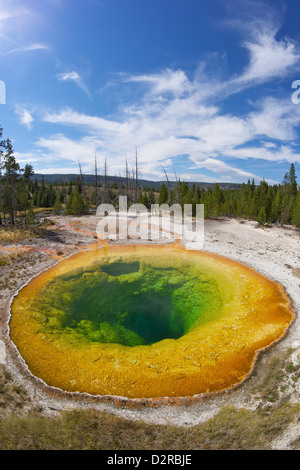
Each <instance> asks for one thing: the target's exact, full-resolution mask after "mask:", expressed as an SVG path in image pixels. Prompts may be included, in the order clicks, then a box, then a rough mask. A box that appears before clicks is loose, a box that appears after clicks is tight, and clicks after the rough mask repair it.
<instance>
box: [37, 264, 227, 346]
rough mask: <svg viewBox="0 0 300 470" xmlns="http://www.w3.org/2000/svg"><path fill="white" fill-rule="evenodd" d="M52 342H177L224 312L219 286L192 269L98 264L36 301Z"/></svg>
mask: <svg viewBox="0 0 300 470" xmlns="http://www.w3.org/2000/svg"><path fill="white" fill-rule="evenodd" d="M35 303H36V305H37V304H38V309H36V311H38V314H36V315H37V316H36V320H38V322H39V323H40V324H41V325H42V329H44V331H45V332H47V334H48V335H50V336H52V337H57V336H60V337H61V338H65V339H67V340H71V341H75V342H80V341H85V342H86V341H88V342H99V343H118V344H122V345H124V346H130V347H135V346H139V345H151V344H153V343H156V342H158V341H161V340H163V339H167V338H172V339H177V338H180V337H181V336H183V335H185V334H186V333H187V332H189V331H190V330H191V329H193V328H194V327H196V326H199V325H200V324H202V323H206V322H208V321H211V320H213V319H214V318H216V317H217V316H218V314H219V312H220V311H221V305H222V302H221V298H220V295H219V291H218V286H217V283H216V282H214V280H213V279H211V278H210V276H209V274H207V275H206V274H205V273H203V272H201V271H199V269H198V270H197V269H196V268H195V267H192V266H191V265H187V266H184V265H183V266H180V269H179V268H178V267H176V266H175V267H170V266H168V267H164V266H159V265H157V266H155V265H153V264H147V263H144V262H143V263H141V262H139V261H136V260H133V261H129V262H125V261H122V260H121V261H115V262H112V263H99V262H96V263H93V264H92V265H91V266H89V267H88V268H85V269H77V270H74V271H71V272H68V273H67V274H64V275H60V276H57V277H56V278H55V279H54V280H52V281H51V282H49V283H48V284H47V286H46V288H44V289H43V290H42V291H41V292H39V294H38V296H37V298H36V299H35Z"/></svg>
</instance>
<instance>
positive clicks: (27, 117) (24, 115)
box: [15, 106, 34, 129]
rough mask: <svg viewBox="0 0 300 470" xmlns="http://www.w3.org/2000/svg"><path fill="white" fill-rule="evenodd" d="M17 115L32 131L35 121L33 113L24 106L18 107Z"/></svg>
mask: <svg viewBox="0 0 300 470" xmlns="http://www.w3.org/2000/svg"><path fill="white" fill-rule="evenodd" d="M15 113H16V114H17V115H18V116H19V118H20V122H21V123H22V124H24V125H25V126H26V127H27V128H28V129H31V127H32V123H33V121H34V119H33V116H32V114H33V112H32V111H29V110H28V109H27V108H25V107H23V106H17V107H16V109H15Z"/></svg>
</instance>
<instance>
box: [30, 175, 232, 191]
mask: <svg viewBox="0 0 300 470" xmlns="http://www.w3.org/2000/svg"><path fill="white" fill-rule="evenodd" d="M78 176H79V175H78V174H72V173H70V174H67V175H66V174H49V175H42V174H39V173H37V174H34V175H33V176H32V178H31V179H32V180H35V179H36V180H37V181H38V182H40V181H42V178H44V181H45V183H49V184H50V183H52V184H55V183H56V184H59V183H60V182H61V181H63V182H64V183H68V182H69V181H75V180H76V178H78ZM98 180H99V182H101V175H99V176H98ZM83 181H84V183H86V184H88V183H91V184H93V183H94V182H95V175H83ZM107 181H108V182H109V183H110V184H112V183H113V182H114V181H116V182H118V183H121V184H122V183H123V184H126V178H124V177H122V176H107ZM163 183H165V184H167V182H166V181H151V180H144V179H140V180H139V186H140V187H142V188H147V187H149V188H152V189H154V190H159V189H160V187H161V185H162V184H163ZM169 184H170V186H171V187H174V186H175V185H176V182H175V181H169ZM187 184H188V185H189V186H192V185H193V184H196V185H198V186H199V187H200V188H204V189H207V188H213V187H214V184H215V183H207V182H205V181H203V182H187ZM218 185H219V186H220V188H221V189H239V188H240V187H241V184H239V183H219V182H218Z"/></svg>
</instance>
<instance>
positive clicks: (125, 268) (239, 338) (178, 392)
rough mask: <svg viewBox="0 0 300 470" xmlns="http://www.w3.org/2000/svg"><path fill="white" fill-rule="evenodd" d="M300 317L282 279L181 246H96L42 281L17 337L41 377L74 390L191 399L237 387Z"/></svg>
mask: <svg viewBox="0 0 300 470" xmlns="http://www.w3.org/2000/svg"><path fill="white" fill-rule="evenodd" d="M293 319H294V313H293V310H292V308H291V306H290V301H289V299H288V297H287V295H286V294H285V292H284V290H283V288H282V286H281V285H280V284H278V283H276V282H273V281H271V280H269V279H267V278H266V277H264V276H262V275H261V274H259V273H258V272H256V271H254V270H253V269H251V268H249V267H247V266H244V265H242V264H239V263H237V262H234V261H232V260H230V259H227V258H224V257H222V256H219V255H216V254H212V253H207V252H202V251H187V250H185V248H184V247H182V246H181V245H179V244H174V245H160V246H159V245H126V246H125V245H117V246H106V247H100V248H97V249H93V250H89V251H85V252H82V253H79V254H76V255H73V256H71V257H70V258H68V259H65V260H63V261H62V262H60V263H58V264H57V265H56V266H54V267H52V268H50V269H49V270H48V271H45V272H43V273H42V274H40V275H39V276H37V277H36V278H34V279H33V280H32V281H31V282H30V283H29V284H28V285H26V286H25V287H24V288H23V289H22V290H21V291H20V292H19V294H18V295H17V296H16V297H15V298H14V300H13V302H12V305H11V319H10V334H11V339H12V341H13V342H14V344H15V345H16V347H17V348H18V350H19V352H20V354H21V356H22V357H23V359H24V360H25V362H26V364H27V365H28V368H29V370H30V371H31V373H32V374H33V375H34V376H36V377H39V378H40V379H42V380H43V381H44V382H45V383H46V384H47V385H49V386H53V387H57V388H59V389H61V390H64V391H69V392H85V393H88V394H91V395H114V396H122V397H127V398H158V397H188V396H194V395H198V394H203V393H211V392H216V391H220V390H224V389H227V388H230V387H233V386H235V385H237V384H239V383H241V382H242V381H243V379H244V378H245V377H247V376H248V375H249V373H250V372H251V370H252V368H253V365H254V363H255V360H256V357H257V353H258V351H259V350H262V349H264V348H266V347H268V346H269V345H271V344H272V343H273V342H274V341H276V340H278V339H279V338H281V337H282V336H283V335H284V334H285V332H286V330H287V328H288V326H289V325H290V323H291V322H292V321H293Z"/></svg>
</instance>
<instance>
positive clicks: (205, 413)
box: [0, 216, 300, 449]
mask: <svg viewBox="0 0 300 470" xmlns="http://www.w3.org/2000/svg"><path fill="white" fill-rule="evenodd" d="M97 221H98V219H97V218H96V217H93V216H85V217H80V218H79V217H78V218H76V217H67V216H58V217H48V220H46V221H45V222H44V224H42V225H43V226H44V230H43V232H42V233H41V234H40V235H38V236H32V235H31V234H30V233H28V234H27V233H26V231H25V232H23V233H22V234H20V236H19V237H16V239H15V240H8V239H5V237H2V239H0V245H1V246H0V258H1V260H2V263H1V268H0V269H1V271H2V276H1V282H2V283H1V299H0V301H1V312H2V314H1V324H0V327H1V329H0V334H1V336H0V364H2V365H3V367H5V369H7V370H8V371H9V373H10V374H11V377H12V378H13V381H14V383H15V384H16V385H17V386H22V387H24V389H26V392H27V395H28V400H27V401H26V404H24V406H23V412H27V411H30V410H31V409H34V408H37V407H39V408H40V409H41V410H42V411H43V413H45V414H46V415H49V416H51V415H55V414H57V413H59V412H60V411H64V410H67V411H69V410H73V409H78V410H80V409H86V408H94V409H97V410H101V411H106V412H109V413H113V414H115V415H117V416H121V417H125V418H128V419H130V420H135V421H140V420H142V421H144V422H148V423H155V424H172V425H176V426H186V427H187V426H194V425H197V424H201V423H205V422H207V421H208V420H209V419H211V418H212V417H213V416H215V415H216V414H217V413H218V412H219V411H220V410H221V409H222V408H223V407H224V406H227V405H232V406H235V407H236V408H238V409H242V408H243V409H247V410H250V411H251V410H252V411H255V410H256V409H258V408H260V407H262V406H272V404H273V403H274V402H276V401H277V402H278V400H281V401H284V400H289V402H290V403H292V404H293V403H294V404H296V403H299V399H300V390H299V380H300V379H299V380H298V375H299V368H298V367H299V362H300V331H299V329H300V323H299V311H300V295H299V292H300V291H299V289H300V287H299V286H300V249H299V248H300V236H299V231H298V230H296V229H293V228H292V227H279V226H272V227H262V226H258V225H257V223H255V222H251V221H244V220H236V219H230V220H229V219H224V220H207V221H205V242H204V247H203V249H204V250H205V251H208V252H212V253H216V254H219V255H222V256H225V257H228V258H231V259H233V260H235V261H238V262H241V263H243V264H245V265H246V266H249V267H252V268H254V269H255V270H257V271H258V272H259V273H261V274H262V275H264V276H266V277H268V278H269V279H271V280H274V281H277V282H279V283H281V284H282V286H283V287H284V289H285V291H286V293H287V294H288V296H289V297H290V299H291V302H292V306H293V309H294V312H295V316H296V318H295V320H294V322H293V323H292V324H291V326H290V327H289V329H288V332H287V334H286V335H285V336H284V338H282V339H281V340H280V341H279V342H276V343H275V344H274V345H273V346H272V347H270V348H269V349H268V350H267V351H264V352H263V353H262V354H261V355H260V356H259V358H258V360H257V363H256V366H255V368H254V370H253V373H252V374H251V376H250V377H249V378H248V379H247V380H246V381H245V382H243V383H242V384H241V385H240V386H239V387H237V388H235V389H233V390H229V391H227V392H226V391H225V392H222V393H219V394H216V395H212V396H210V397H206V398H203V399H201V400H192V401H191V402H190V403H189V402H183V403H179V402H174V401H173V402H172V401H170V402H169V403H168V402H167V401H165V402H162V403H157V404H156V406H145V405H143V404H141V403H134V402H131V401H130V400H126V399H121V400H114V398H113V397H109V398H107V399H103V400H101V399H99V400H97V399H95V398H93V397H88V396H79V394H78V395H67V394H66V395H64V394H61V393H60V392H59V391H58V390H55V389H51V388H50V389H49V387H46V386H44V384H43V383H42V382H41V381H39V380H34V379H33V377H32V375H31V374H30V373H29V371H28V370H27V369H26V364H24V362H23V361H22V358H20V357H19V355H18V351H17V350H16V348H15V346H14V344H13V343H12V342H11V340H10V332H9V310H10V309H9V307H10V302H11V300H12V297H13V296H14V295H15V294H16V293H17V292H18V290H20V289H21V288H22V287H23V286H24V285H26V284H27V283H28V282H29V281H30V279H32V278H33V277H34V276H36V275H38V274H39V273H40V272H42V271H45V270H47V269H48V268H50V267H51V266H54V265H55V264H56V263H58V262H59V261H60V260H63V259H66V258H67V257H69V256H70V255H72V254H73V253H78V252H82V251H85V250H88V249H90V248H91V246H92V245H95V244H97V243H99V240H98V239H97V238H96V234H95V228H96V223H97ZM0 236H1V234H0ZM112 243H113V242H112ZM114 243H118V242H114ZM128 243H132V241H130V240H129V241H128ZM135 243H136V242H135ZM143 243H144V242H143ZM149 243H151V242H149ZM156 243H157V242H156ZM283 357H285V358H286V364H285V365H284V366H283V369H284V373H282V370H281V372H280V374H278V373H277V372H276V371H275V369H274V364H276V360H278V358H283ZM273 369H274V370H273ZM274 376H276V377H279V376H280V378H278V379H276V377H274ZM271 379H272V380H271ZM275 379H276V380H275ZM267 382H268V386H267ZM271 382H272V384H273V387H274V389H273V390H270V389H268V387H269V388H270V383H271ZM273 382H274V383H273ZM275 389H276V390H275ZM275 392H276V393H275ZM299 436H300V424H299V422H298V421H297V419H296V417H295V420H294V421H292V422H291V423H289V425H288V427H287V428H286V429H285V431H284V433H282V435H279V436H277V437H276V439H274V441H273V442H272V443H270V447H271V448H273V449H289V448H290V446H291V443H293V442H295V441H297V439H299Z"/></svg>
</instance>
